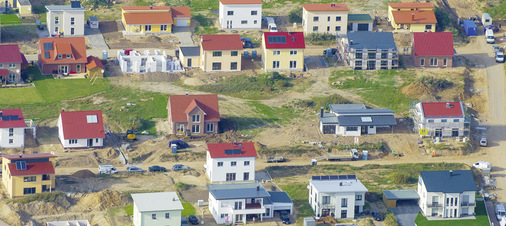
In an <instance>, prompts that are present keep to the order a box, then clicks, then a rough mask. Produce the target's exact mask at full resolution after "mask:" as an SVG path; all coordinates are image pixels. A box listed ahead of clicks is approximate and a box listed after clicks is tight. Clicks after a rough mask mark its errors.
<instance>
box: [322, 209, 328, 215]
mask: <svg viewBox="0 0 506 226" xmlns="http://www.w3.org/2000/svg"><path fill="white" fill-rule="evenodd" d="M328 215H330V209H322V217H326V216H328Z"/></svg>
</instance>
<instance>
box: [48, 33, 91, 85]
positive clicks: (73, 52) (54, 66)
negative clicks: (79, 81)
mask: <svg viewBox="0 0 506 226" xmlns="http://www.w3.org/2000/svg"><path fill="white" fill-rule="evenodd" d="M38 56H39V60H38V63H39V69H40V71H41V72H42V74H45V75H50V74H60V75H65V76H68V75H70V74H81V73H83V74H84V73H85V72H86V64H87V63H88V59H87V57H86V43H85V40H84V37H66V38H64V37H56V38H40V39H39V49H38Z"/></svg>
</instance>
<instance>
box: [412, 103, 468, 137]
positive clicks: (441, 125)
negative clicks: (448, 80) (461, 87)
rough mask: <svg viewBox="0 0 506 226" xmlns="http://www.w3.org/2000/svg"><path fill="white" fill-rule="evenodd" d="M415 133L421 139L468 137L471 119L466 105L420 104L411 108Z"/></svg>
mask: <svg viewBox="0 0 506 226" xmlns="http://www.w3.org/2000/svg"><path fill="white" fill-rule="evenodd" d="M410 110H411V112H412V113H413V123H414V130H415V132H417V133H419V135H420V137H468V136H469V128H470V119H469V118H468V117H466V113H465V108H464V104H463V103H462V102H460V101H458V102H457V101H454V102H419V103H416V104H415V105H413V107H411V109H410Z"/></svg>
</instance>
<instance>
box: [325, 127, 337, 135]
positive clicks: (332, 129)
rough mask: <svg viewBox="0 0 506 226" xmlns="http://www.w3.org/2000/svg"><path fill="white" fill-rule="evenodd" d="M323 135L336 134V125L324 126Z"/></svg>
mask: <svg viewBox="0 0 506 226" xmlns="http://www.w3.org/2000/svg"><path fill="white" fill-rule="evenodd" d="M323 134H336V125H323Z"/></svg>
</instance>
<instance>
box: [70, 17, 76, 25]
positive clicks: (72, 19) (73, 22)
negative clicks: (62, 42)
mask: <svg viewBox="0 0 506 226" xmlns="http://www.w3.org/2000/svg"><path fill="white" fill-rule="evenodd" d="M74 24H75V18H74V17H70V25H74Z"/></svg>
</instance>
